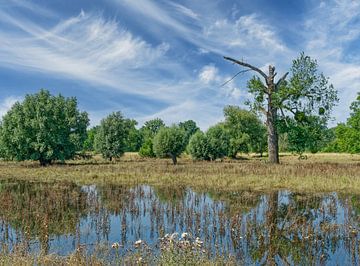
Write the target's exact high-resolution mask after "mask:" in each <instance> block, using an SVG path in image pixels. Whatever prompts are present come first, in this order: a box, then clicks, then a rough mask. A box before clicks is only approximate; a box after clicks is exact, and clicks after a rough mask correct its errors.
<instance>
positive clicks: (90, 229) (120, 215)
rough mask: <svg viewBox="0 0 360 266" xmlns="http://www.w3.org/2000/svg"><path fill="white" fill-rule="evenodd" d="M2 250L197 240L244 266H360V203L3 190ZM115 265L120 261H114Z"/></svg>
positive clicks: (116, 189)
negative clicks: (182, 237)
mask: <svg viewBox="0 0 360 266" xmlns="http://www.w3.org/2000/svg"><path fill="white" fill-rule="evenodd" d="M0 207H1V208H0V230H1V231H0V241H1V247H0V248H1V249H2V250H4V249H10V250H11V249H12V248H13V247H14V246H15V245H16V244H17V243H21V244H22V245H25V246H26V248H27V249H28V250H30V251H32V252H39V251H42V252H45V253H49V252H50V253H57V254H60V255H66V254H69V253H72V252H73V251H74V250H75V249H76V248H78V247H79V246H84V247H85V248H86V249H87V250H88V252H90V253H91V252H94V249H95V247H98V246H100V245H105V246H107V247H109V248H110V247H111V244H112V243H114V242H118V243H120V244H121V247H122V248H121V253H122V254H125V253H127V252H129V251H131V250H132V249H133V247H134V246H133V244H134V242H135V241H136V240H139V239H142V240H144V241H145V242H146V243H147V244H148V245H149V246H151V247H152V248H153V249H154V250H155V251H154V252H159V251H158V249H157V248H158V243H159V241H158V239H159V238H161V237H163V236H164V235H165V234H167V233H173V232H179V233H182V232H188V233H190V234H191V235H193V236H196V237H199V238H200V239H201V240H203V241H204V247H205V248H206V250H208V251H210V253H211V254H212V256H215V255H217V254H232V255H233V256H235V257H236V259H237V260H238V261H239V262H240V263H245V264H254V263H256V264H269V265H271V264H281V265H283V264H285V265H287V264H290V265H292V264H327V263H329V264H359V263H360V261H359V253H360V243H359V242H360V235H359V227H360V197H359V196H355V195H337V194H336V193H331V194H326V195H307V194H299V193H291V192H288V191H280V192H274V193H270V194H260V193H256V192H251V191H233V192H226V193H224V192H219V191H210V192H208V193H203V192H198V193H196V192H195V191H192V190H190V189H188V188H185V187H171V186H168V187H154V188H152V187H149V186H136V187H127V186H119V185H108V186H83V187H80V186H77V185H75V184H72V183H31V182H24V181H22V182H19V181H16V182H14V181H0ZM109 256H111V253H110V254H109Z"/></svg>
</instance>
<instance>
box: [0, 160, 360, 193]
mask: <svg viewBox="0 0 360 266" xmlns="http://www.w3.org/2000/svg"><path fill="white" fill-rule="evenodd" d="M281 162H282V163H281V164H280V165H270V164H268V163H266V161H265V158H259V157H255V156H244V157H242V159H240V160H224V161H222V162H200V161H199V162H193V161H192V160H191V159H189V158H181V159H180V160H179V164H178V165H176V166H173V165H172V164H171V162H170V160H168V159H161V160H160V159H143V158H140V157H139V156H138V155H137V154H134V153H129V154H126V155H125V156H124V157H122V158H121V159H120V160H118V161H117V162H112V163H110V162H108V161H104V160H102V159H100V158H97V157H95V158H93V159H91V160H88V161H82V160H77V161H69V162H67V164H63V165H62V164H54V165H52V166H49V167H40V166H39V165H38V162H21V163H20V162H0V178H1V179H8V178H15V179H26V180H34V181H35V180H39V181H72V182H76V183H79V184H104V183H109V184H129V185H131V184H148V185H153V186H164V185H165V186H188V187H191V188H193V189H196V190H213V189H217V190H222V191H231V190H239V189H250V190H254V191H274V190H279V189H289V190H291V191H294V192H309V193H310V192H330V191H336V192H345V193H356V194H358V193H360V155H349V154H308V159H307V160H298V159H297V156H294V155H290V154H283V155H282V157H281Z"/></svg>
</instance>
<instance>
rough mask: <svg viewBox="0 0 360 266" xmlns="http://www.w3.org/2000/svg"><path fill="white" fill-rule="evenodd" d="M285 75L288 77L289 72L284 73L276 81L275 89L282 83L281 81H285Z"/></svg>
mask: <svg viewBox="0 0 360 266" xmlns="http://www.w3.org/2000/svg"><path fill="white" fill-rule="evenodd" d="M287 75H289V72H286V73H285V74H284V76H282V77H281V78H280V79H279V80H278V82H276V87H278V86H279V85H280V83H281V82H283V81H284V80H285V79H286V77H287Z"/></svg>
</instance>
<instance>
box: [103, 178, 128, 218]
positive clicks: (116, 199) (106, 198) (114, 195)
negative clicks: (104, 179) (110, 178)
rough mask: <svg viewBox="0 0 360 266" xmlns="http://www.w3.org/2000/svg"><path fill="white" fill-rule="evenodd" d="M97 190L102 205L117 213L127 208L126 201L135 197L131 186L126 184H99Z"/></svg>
mask: <svg viewBox="0 0 360 266" xmlns="http://www.w3.org/2000/svg"><path fill="white" fill-rule="evenodd" d="M97 192H98V195H99V198H100V200H101V205H102V207H104V208H106V209H107V210H108V211H109V212H111V213H113V214H115V215H119V214H120V213H121V212H122V211H123V209H124V208H126V203H128V202H129V201H130V200H131V199H133V198H134V197H135V195H134V193H133V192H132V191H131V190H130V187H129V186H125V185H114V184H109V185H106V186H98V187H97Z"/></svg>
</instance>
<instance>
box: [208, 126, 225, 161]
mask: <svg viewBox="0 0 360 266" xmlns="http://www.w3.org/2000/svg"><path fill="white" fill-rule="evenodd" d="M206 137H207V139H208V142H209V157H210V160H211V161H213V160H215V159H218V158H223V157H225V156H226V155H228V153H229V148H230V134H229V132H228V131H227V130H226V129H225V127H224V125H223V124H222V123H219V124H217V125H215V126H212V127H210V128H209V129H208V130H207V132H206Z"/></svg>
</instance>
